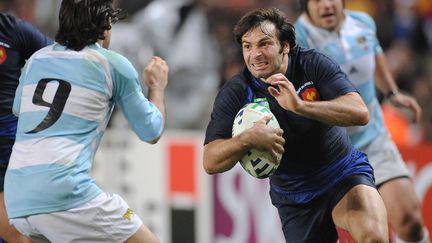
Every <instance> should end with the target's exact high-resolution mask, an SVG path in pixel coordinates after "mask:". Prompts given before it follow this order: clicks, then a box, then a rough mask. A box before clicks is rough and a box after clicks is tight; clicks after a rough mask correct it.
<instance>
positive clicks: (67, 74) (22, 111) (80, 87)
mask: <svg viewBox="0 0 432 243" xmlns="http://www.w3.org/2000/svg"><path fill="white" fill-rule="evenodd" d="M15 97H16V98H15V101H14V106H13V110H14V113H15V114H16V115H19V120H18V129H17V135H16V142H15V145H14V147H13V152H12V155H11V159H10V162H9V167H8V171H7V174H6V178H5V201H6V208H7V212H8V215H9V218H16V217H23V216H28V215H33V214H40V213H50V212H56V211H63V210H67V209H70V208H73V207H76V206H78V205H80V204H83V203H85V202H87V201H89V200H91V199H93V198H95V197H96V196H98V195H99V194H100V193H101V192H102V191H101V189H100V188H99V187H98V186H97V185H96V184H95V181H94V180H93V179H92V178H91V177H90V175H89V170H90V169H91V166H92V162H93V159H94V155H95V153H96V150H97V148H98V146H99V142H100V140H101V137H102V135H103V133H104V131H105V128H106V126H107V123H108V120H109V118H110V116H111V114H112V110H113V107H114V105H115V104H117V105H119V106H120V108H121V110H122V112H123V114H124V115H125V117H126V118H127V120H128V122H129V124H130V125H131V127H132V129H133V130H134V131H135V133H136V134H137V135H138V136H139V138H140V139H141V140H144V141H151V140H153V139H155V138H157V137H158V136H160V134H161V133H162V130H163V116H162V114H161V112H160V111H159V109H158V108H157V107H156V106H154V105H153V104H152V103H151V102H149V101H148V100H147V99H146V98H145V97H144V95H143V93H142V90H141V86H140V83H139V81H138V74H137V73H136V71H135V69H134V68H133V66H132V65H131V64H130V62H129V61H128V60H127V59H126V58H124V57H123V56H121V55H119V54H117V53H115V52H113V51H109V50H106V49H104V48H102V47H101V46H99V45H98V44H94V45H91V46H87V47H86V48H84V49H83V50H81V51H72V50H66V48H65V47H64V46H62V45H60V44H58V43H55V44H53V45H50V46H48V47H45V48H43V49H41V50H39V51H38V52H36V53H35V54H34V55H33V56H32V57H31V58H30V59H29V60H28V61H27V63H26V65H25V67H24V69H23V71H22V74H21V77H20V83H19V86H18V89H17V91H16V96H15ZM108 166H109V165H108Z"/></svg>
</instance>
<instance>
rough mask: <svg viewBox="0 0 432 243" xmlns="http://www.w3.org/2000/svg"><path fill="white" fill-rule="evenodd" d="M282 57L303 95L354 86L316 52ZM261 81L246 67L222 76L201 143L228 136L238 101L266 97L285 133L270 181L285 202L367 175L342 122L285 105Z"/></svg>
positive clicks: (327, 96)
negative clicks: (329, 121) (317, 117)
mask: <svg viewBox="0 0 432 243" xmlns="http://www.w3.org/2000/svg"><path fill="white" fill-rule="evenodd" d="M288 62H289V63H288V70H287V72H286V74H285V76H286V77H287V78H288V80H290V81H291V82H292V83H293V85H294V87H295V89H296V91H297V94H298V95H299V97H300V98H301V99H303V100H307V101H311V102H315V101H324V100H332V99H334V98H337V97H338V96H341V95H344V94H347V93H349V92H357V90H356V89H355V87H354V86H353V85H352V84H351V82H349V81H348V79H347V77H346V75H345V73H343V72H342V71H341V69H340V68H339V66H338V65H337V64H336V63H335V62H334V61H332V60H331V59H330V58H328V57H326V56H325V55H323V54H322V53H319V52H317V51H314V50H307V49H303V48H298V49H292V50H291V52H290V54H289V60H288ZM267 87H268V85H267V84H266V83H264V82H262V81H260V80H258V79H256V78H254V77H253V76H252V74H251V73H250V72H249V71H248V70H247V69H244V70H243V71H241V72H239V73H237V74H236V75H235V76H234V77H233V78H231V79H230V80H228V81H227V82H226V83H225V84H224V86H223V87H222V89H221V90H220V91H219V93H218V95H217V96H216V100H215V102H214V107H213V111H212V114H211V119H210V122H209V124H208V126H207V130H206V136H205V141H204V143H205V144H207V143H210V142H212V141H214V140H216V139H228V138H231V134H232V133H231V131H232V124H233V121H234V118H235V116H236V114H237V112H238V111H239V110H240V109H241V108H242V107H243V105H244V104H246V103H249V102H253V101H254V99H256V98H259V99H260V100H262V99H266V100H267V102H268V104H269V107H270V110H271V111H272V113H273V114H274V116H275V117H276V119H277V120H278V122H279V125H280V127H281V129H282V130H283V131H284V133H283V137H284V139H285V145H284V149H285V152H284V154H283V155H282V159H281V162H280V165H279V167H278V169H277V170H276V172H275V174H273V175H272V176H271V177H270V186H271V190H273V191H274V192H276V193H279V194H281V195H283V197H284V198H286V200H287V202H293V203H307V202H309V201H311V200H313V199H314V198H316V197H317V196H319V195H322V194H324V193H325V192H327V191H329V190H330V189H331V188H332V187H333V186H334V185H336V184H337V183H338V182H340V181H341V180H342V179H344V178H346V177H348V176H350V175H354V174H364V175H366V176H369V177H370V178H373V172H372V167H371V166H370V164H369V163H368V161H367V158H366V156H365V155H363V156H360V157H359V156H357V154H358V153H359V152H358V151H357V150H356V149H355V148H353V147H352V145H351V142H350V140H349V137H348V135H347V133H346V130H345V129H344V128H341V127H338V126H332V125H328V124H325V123H322V122H319V121H317V120H313V119H309V118H306V117H303V116H299V115H297V114H295V113H293V112H290V111H286V110H285V109H283V108H282V107H281V106H280V105H279V104H278V102H277V101H276V99H275V98H274V97H273V96H272V95H271V94H270V93H269V92H268V90H267Z"/></svg>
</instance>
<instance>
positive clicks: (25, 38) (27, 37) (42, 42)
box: [17, 20, 54, 59]
mask: <svg viewBox="0 0 432 243" xmlns="http://www.w3.org/2000/svg"><path fill="white" fill-rule="evenodd" d="M17 24H18V26H19V27H18V28H17V30H18V31H19V32H18V33H19V34H18V36H17V37H18V38H19V39H20V41H19V43H21V45H20V48H21V50H20V51H21V53H23V55H24V57H25V59H28V58H29V57H30V56H31V55H32V54H33V53H35V52H36V51H38V50H39V49H41V48H42V47H45V46H47V45H50V44H52V43H53V42H54V41H53V40H52V39H51V38H49V37H47V36H45V35H44V34H42V33H41V32H40V31H39V30H38V29H37V28H36V27H34V26H33V25H31V24H30V23H27V22H25V21H23V20H18V22H17Z"/></svg>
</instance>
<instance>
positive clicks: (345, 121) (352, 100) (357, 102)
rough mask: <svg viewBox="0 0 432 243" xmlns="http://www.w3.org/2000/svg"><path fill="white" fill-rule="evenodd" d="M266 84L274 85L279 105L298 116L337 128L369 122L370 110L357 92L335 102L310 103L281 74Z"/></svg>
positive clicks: (273, 93) (274, 76) (343, 96)
mask: <svg viewBox="0 0 432 243" xmlns="http://www.w3.org/2000/svg"><path fill="white" fill-rule="evenodd" d="M265 82H267V83H268V84H270V85H272V86H271V87H269V92H270V94H271V95H273V96H274V97H275V98H276V100H277V101H278V103H279V104H280V105H281V106H282V107H283V108H284V109H286V110H289V111H292V112H294V113H296V114H298V115H301V116H304V117H307V118H311V119H315V120H318V121H321V122H324V123H327V124H331V125H336V126H356V125H365V124H367V123H368V121H369V112H368V109H367V107H366V105H365V104H364V102H363V100H362V98H361V96H360V95H359V94H358V93H356V92H350V93H347V94H345V95H342V96H339V97H337V98H335V99H333V100H328V101H315V102H310V101H304V100H302V99H300V97H299V96H298V95H297V93H296V91H295V89H294V86H293V84H292V83H291V82H290V81H289V80H288V79H287V78H286V77H285V75H283V74H281V73H278V74H274V75H272V76H270V77H269V78H268V79H267V80H265ZM276 87H277V88H276Z"/></svg>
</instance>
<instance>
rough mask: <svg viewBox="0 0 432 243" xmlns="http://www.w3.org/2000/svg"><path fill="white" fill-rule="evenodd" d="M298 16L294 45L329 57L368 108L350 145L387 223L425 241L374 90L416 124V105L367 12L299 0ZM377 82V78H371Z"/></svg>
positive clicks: (339, 1)
mask: <svg viewBox="0 0 432 243" xmlns="http://www.w3.org/2000/svg"><path fill="white" fill-rule="evenodd" d="M300 3H301V8H302V10H303V13H302V15H301V16H300V17H299V19H298V20H297V21H296V23H295V29H296V33H297V41H298V43H299V44H300V45H301V46H302V47H306V48H315V49H316V50H318V51H321V52H323V53H324V54H326V55H328V56H329V57H331V58H332V59H333V60H335V61H336V62H337V63H338V64H339V65H340V66H341V68H342V70H343V71H344V72H345V73H346V74H347V75H348V78H349V80H350V81H352V82H353V84H354V85H355V87H356V88H357V89H358V90H359V92H360V95H361V97H362V99H363V101H364V102H365V103H366V106H367V107H368V109H369V114H370V121H369V123H368V124H367V125H365V126H354V127H349V128H348V133H349V135H350V138H351V141H352V143H353V144H354V146H355V147H356V148H357V149H359V150H361V151H363V152H364V153H366V154H367V155H368V158H369V161H370V163H371V164H372V167H373V168H374V175H375V184H376V186H377V188H378V191H379V192H380V194H381V196H382V198H383V201H384V204H385V205H386V208H387V213H388V216H389V223H390V225H391V226H392V228H393V229H394V230H395V231H396V233H397V235H398V237H399V238H400V240H403V241H405V242H429V237H428V232H427V229H426V228H425V227H424V225H423V219H422V215H421V206H420V201H419V200H418V199H417V196H416V193H415V190H414V186H413V182H412V180H411V179H410V176H409V172H408V169H407V167H406V165H405V163H404V162H403V160H402V158H401V155H400V153H399V151H398V149H397V147H396V145H395V144H394V142H393V141H392V139H391V137H390V135H389V132H388V130H387V129H386V127H385V125H384V121H383V115H382V111H381V107H380V104H379V101H378V99H377V97H376V90H375V87H378V89H379V90H380V91H381V92H382V93H384V94H385V96H386V98H387V99H388V100H389V101H390V102H391V103H392V104H394V105H396V106H397V107H404V108H407V109H409V110H411V111H412V114H413V118H414V119H413V120H414V121H415V122H417V121H419V120H420V115H421V109H420V107H419V105H418V104H417V102H416V100H415V99H414V98H412V97H411V96H407V95H405V94H403V93H401V92H399V91H398V88H397V84H396V83H395V81H394V79H393V77H392V75H391V72H390V69H389V68H388V64H387V61H386V58H385V54H384V53H383V51H382V48H381V46H380V44H379V41H378V38H377V36H376V26H375V22H374V21H373V19H372V18H371V17H370V16H369V15H368V14H366V13H363V12H358V11H349V10H345V9H344V1H343V0H310V1H308V0H301V1H300ZM375 77H376V78H375Z"/></svg>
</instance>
